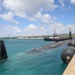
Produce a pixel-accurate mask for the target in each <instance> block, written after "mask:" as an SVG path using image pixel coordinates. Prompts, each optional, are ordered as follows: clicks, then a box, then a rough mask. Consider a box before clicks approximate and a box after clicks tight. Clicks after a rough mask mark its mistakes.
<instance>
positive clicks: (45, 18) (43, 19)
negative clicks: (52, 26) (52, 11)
mask: <svg viewBox="0 0 75 75" xmlns="http://www.w3.org/2000/svg"><path fill="white" fill-rule="evenodd" d="M35 18H36V19H37V20H39V21H41V22H42V23H46V24H48V23H52V22H54V21H55V20H57V18H56V17H55V16H53V17H52V16H51V15H49V14H48V13H46V14H42V13H40V12H38V14H37V15H35Z"/></svg>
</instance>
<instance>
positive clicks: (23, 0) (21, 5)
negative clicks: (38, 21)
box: [3, 0, 58, 18]
mask: <svg viewBox="0 0 75 75" xmlns="http://www.w3.org/2000/svg"><path fill="white" fill-rule="evenodd" d="M3 5H4V7H5V8H6V9H8V10H10V11H13V12H14V14H15V15H17V16H19V17H23V18H24V17H25V18H26V16H31V15H34V14H37V12H39V11H41V10H42V11H43V10H51V11H52V10H54V9H55V8H57V7H58V6H57V5H55V4H54V0H4V1H3Z"/></svg>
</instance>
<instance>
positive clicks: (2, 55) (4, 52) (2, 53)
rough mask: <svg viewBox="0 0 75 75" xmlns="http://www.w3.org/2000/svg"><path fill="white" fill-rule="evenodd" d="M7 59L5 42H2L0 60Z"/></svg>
mask: <svg viewBox="0 0 75 75" xmlns="http://www.w3.org/2000/svg"><path fill="white" fill-rule="evenodd" d="M4 58H7V52H6V48H5V44H4V41H3V40H0V59H4Z"/></svg>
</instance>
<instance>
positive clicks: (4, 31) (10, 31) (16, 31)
mask: <svg viewBox="0 0 75 75" xmlns="http://www.w3.org/2000/svg"><path fill="white" fill-rule="evenodd" d="M0 27H1V28H0V37H2V36H7V37H8V36H39V35H51V34H53V33H54V32H53V30H54V28H55V29H56V32H57V34H63V33H68V32H69V28H71V29H72V33H75V24H70V25H65V26H64V25H63V24H62V23H60V22H55V23H54V24H53V25H52V24H50V25H48V26H43V25H39V26H36V25H34V24H29V25H28V26H26V27H24V28H20V27H19V26H10V25H0Z"/></svg>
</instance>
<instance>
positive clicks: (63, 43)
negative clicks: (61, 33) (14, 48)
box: [27, 40, 71, 53]
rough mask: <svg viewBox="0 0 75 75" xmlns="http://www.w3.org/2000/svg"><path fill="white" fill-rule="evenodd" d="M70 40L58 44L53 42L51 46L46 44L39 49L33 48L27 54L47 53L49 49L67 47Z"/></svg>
mask: <svg viewBox="0 0 75 75" xmlns="http://www.w3.org/2000/svg"><path fill="white" fill-rule="evenodd" d="M70 41H71V40H66V41H60V42H53V43H52V44H48V45H45V46H42V47H39V48H35V49H32V50H29V51H27V53H38V52H43V51H47V50H49V49H53V48H57V47H60V46H63V45H67V44H68V43H69V42H70Z"/></svg>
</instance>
